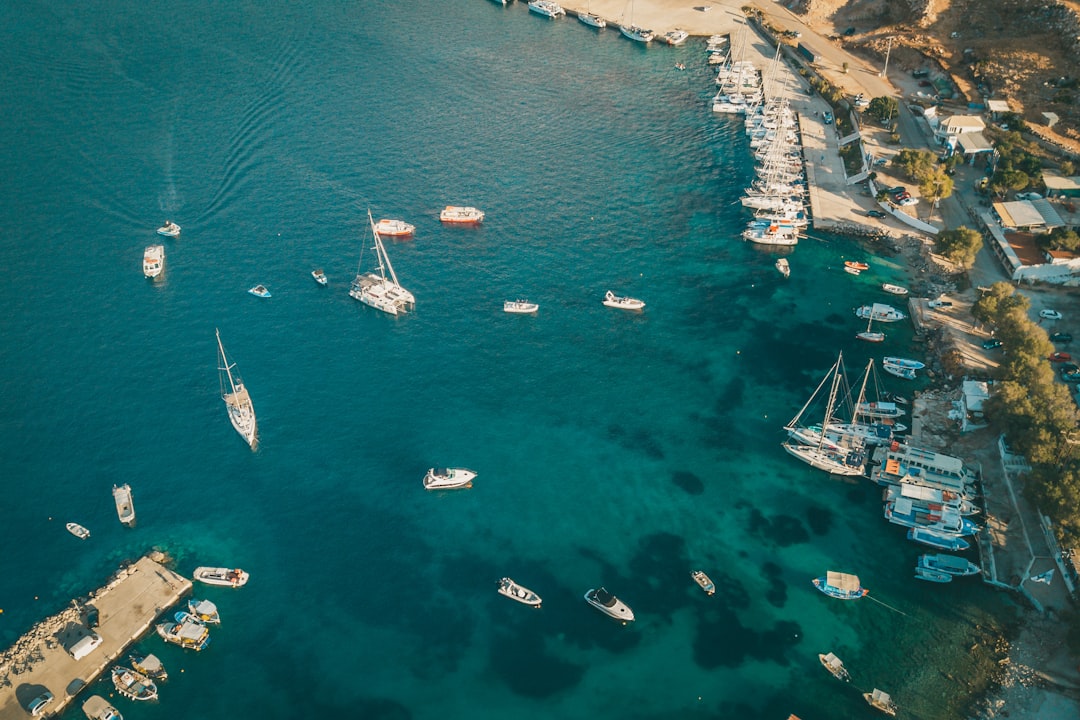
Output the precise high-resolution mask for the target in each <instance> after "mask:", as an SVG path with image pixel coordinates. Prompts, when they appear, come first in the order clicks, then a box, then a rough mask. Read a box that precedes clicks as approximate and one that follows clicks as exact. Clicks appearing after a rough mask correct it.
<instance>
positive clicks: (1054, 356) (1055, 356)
mask: <svg viewBox="0 0 1080 720" xmlns="http://www.w3.org/2000/svg"><path fill="white" fill-rule="evenodd" d="M1046 359H1047V360H1049V361H1050V362H1052V363H1058V362H1066V361H1067V360H1072V355H1070V354H1069V353H1067V352H1056V353H1050V357H1048V358H1046Z"/></svg>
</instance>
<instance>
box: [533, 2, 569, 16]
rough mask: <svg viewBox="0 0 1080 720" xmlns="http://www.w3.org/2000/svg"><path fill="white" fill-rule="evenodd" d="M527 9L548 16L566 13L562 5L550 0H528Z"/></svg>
mask: <svg viewBox="0 0 1080 720" xmlns="http://www.w3.org/2000/svg"><path fill="white" fill-rule="evenodd" d="M529 11H530V12H534V13H536V14H537V15H543V16H544V17H549V18H557V17H559V16H560V15H565V14H566V11H565V10H563V8H562V5H559V3H557V2H552V1H551V0H529Z"/></svg>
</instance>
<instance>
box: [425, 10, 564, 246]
mask: <svg viewBox="0 0 1080 720" xmlns="http://www.w3.org/2000/svg"><path fill="white" fill-rule="evenodd" d="M560 9H561V8H560ZM439 219H440V220H442V221H443V222H444V223H458V224H463V225H475V224H476V223H481V222H483V221H484V212H483V211H482V210H477V209H476V208H474V207H460V206H458V205H447V206H446V207H445V208H443V210H442V212H440V213H439Z"/></svg>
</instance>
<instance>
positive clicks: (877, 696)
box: [870, 688, 892, 705]
mask: <svg viewBox="0 0 1080 720" xmlns="http://www.w3.org/2000/svg"><path fill="white" fill-rule="evenodd" d="M870 697H872V698H873V699H874V702H878V703H881V704H882V705H892V696H891V695H889V693H887V692H885V691H884V690H878V689H877V688H874V692H873V693H871V695H870Z"/></svg>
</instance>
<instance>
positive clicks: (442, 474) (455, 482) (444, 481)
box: [424, 468, 476, 490]
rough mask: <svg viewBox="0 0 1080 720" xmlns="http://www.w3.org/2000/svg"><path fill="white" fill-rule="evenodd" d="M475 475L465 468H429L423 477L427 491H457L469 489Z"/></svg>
mask: <svg viewBox="0 0 1080 720" xmlns="http://www.w3.org/2000/svg"><path fill="white" fill-rule="evenodd" d="M475 477H476V473H475V472H474V471H472V470H467V469H466V468H431V469H429V470H428V471H427V474H426V475H424V488H425V489H427V490H457V489H459V488H471V487H472V481H473V478H475Z"/></svg>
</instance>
